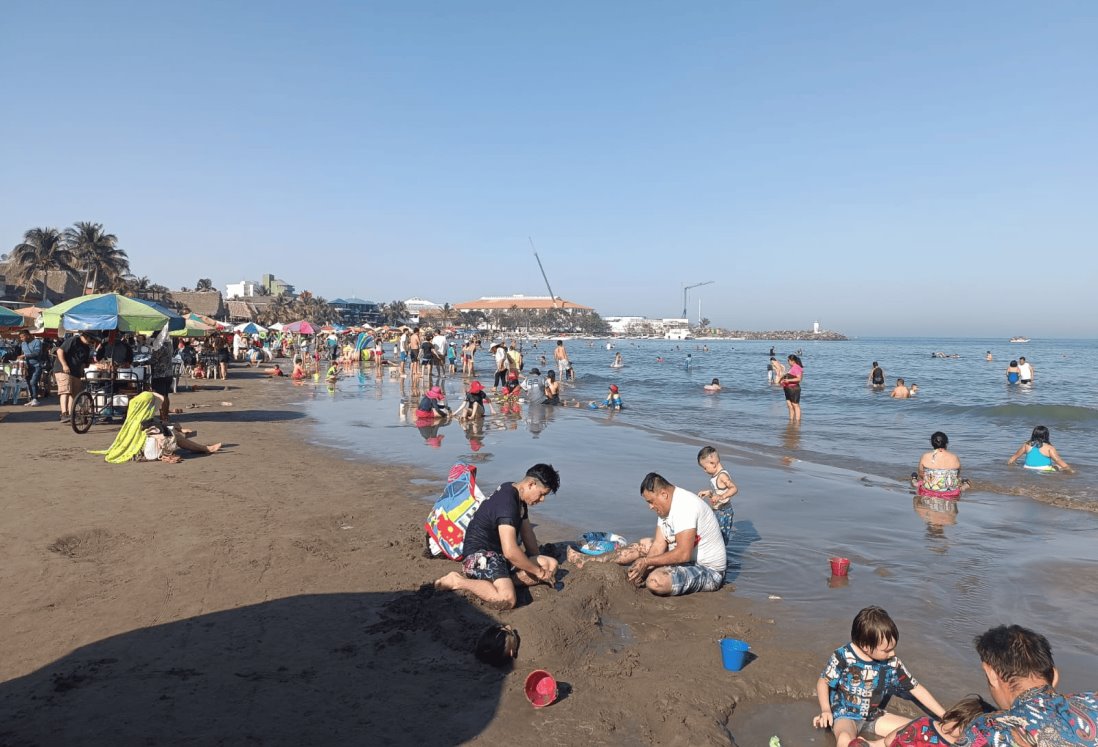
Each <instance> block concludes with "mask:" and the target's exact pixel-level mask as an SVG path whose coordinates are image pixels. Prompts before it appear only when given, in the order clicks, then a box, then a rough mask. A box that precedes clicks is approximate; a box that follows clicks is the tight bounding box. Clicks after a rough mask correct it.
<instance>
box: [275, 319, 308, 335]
mask: <svg viewBox="0 0 1098 747" xmlns="http://www.w3.org/2000/svg"><path fill="white" fill-rule="evenodd" d="M282 331H284V332H296V333H297V334H299V335H315V334H316V328H315V327H313V325H311V324H309V323H308V322H307V321H305V320H304V319H302V320H301V321H300V322H294V323H292V324H287V325H286V326H285V327H283V328H282Z"/></svg>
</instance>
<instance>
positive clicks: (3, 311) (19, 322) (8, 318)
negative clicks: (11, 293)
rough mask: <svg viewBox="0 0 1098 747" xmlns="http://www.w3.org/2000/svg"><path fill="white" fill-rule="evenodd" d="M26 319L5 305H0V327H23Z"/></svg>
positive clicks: (25, 324)
mask: <svg viewBox="0 0 1098 747" xmlns="http://www.w3.org/2000/svg"><path fill="white" fill-rule="evenodd" d="M25 326H27V320H26V319H24V318H23V316H22V314H16V313H15V312H14V311H12V310H11V309H9V308H8V307H6V306H0V327H25Z"/></svg>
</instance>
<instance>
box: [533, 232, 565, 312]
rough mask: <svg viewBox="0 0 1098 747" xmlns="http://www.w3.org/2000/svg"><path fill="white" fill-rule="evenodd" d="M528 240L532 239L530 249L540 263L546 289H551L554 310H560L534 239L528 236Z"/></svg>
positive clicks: (551, 301) (550, 296)
mask: <svg viewBox="0 0 1098 747" xmlns="http://www.w3.org/2000/svg"><path fill="white" fill-rule="evenodd" d="M526 238H528V239H530V249H532V250H533V252H534V259H536V260H537V261H538V269H539V270H541V277H542V279H543V280H544V281H545V287H546V288H548V289H549V302H550V303H551V304H553V308H554V309H557V308H560V305H558V304H559V303H560V300H559V299H558V298H557V297H556V296H554V295H553V288H552V287H551V286H550V285H549V277H548V276H547V275H546V274H545V268H544V267H542V266H541V257H539V256H538V250H537V249H534V237H533V236H527V237H526Z"/></svg>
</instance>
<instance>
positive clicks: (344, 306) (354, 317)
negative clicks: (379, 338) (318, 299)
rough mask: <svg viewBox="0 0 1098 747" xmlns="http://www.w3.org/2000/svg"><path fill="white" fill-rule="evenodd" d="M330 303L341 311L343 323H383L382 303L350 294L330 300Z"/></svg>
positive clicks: (369, 324)
mask: <svg viewBox="0 0 1098 747" xmlns="http://www.w3.org/2000/svg"><path fill="white" fill-rule="evenodd" d="M328 305H329V306H331V307H332V308H333V309H335V310H336V311H338V312H339V314H340V318H341V319H342V320H343V324H347V325H367V326H373V325H376V324H381V322H382V321H383V319H382V316H381V305H380V304H378V303H376V302H374V301H367V300H365V299H362V298H356V297H354V296H350V297H348V298H337V299H335V300H334V301H329V302H328Z"/></svg>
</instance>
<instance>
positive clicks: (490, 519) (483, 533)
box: [435, 464, 560, 610]
mask: <svg viewBox="0 0 1098 747" xmlns="http://www.w3.org/2000/svg"><path fill="white" fill-rule="evenodd" d="M559 488H560V475H559V474H558V473H557V471H556V470H555V469H553V466H552V465H551V464H535V465H534V466H533V467H531V468H530V469H528V470H526V475H525V476H524V477H523V478H522V479H521V480H519V481H517V482H505V483H503V484H501V485H500V486H499V487H498V488H496V492H494V493H492V495H491V496H489V497H488V498H487V499H486V500H485V501H484V502H483V503H481V504H480V505H479V506H478V507H477V510H476V513H474V514H473V518H472V520H471V521H470V522H469V527H468V528H467V529H466V530H465V542H464V544H463V546H462V549H463V551H464V553H465V559H464V560H463V561H462V567H461V571H452V572H450V573H447V574H446V575H445V576H443V577H442V578H440V579H438V580H436V581H435V588H436V589H439V590H445V591H468V592H470V593H471V594H474V595H475V596H477V597H479V598H480V599H483V600H484V601H485V602H487V603H488V604H491V605H493V606H495V607H498V608H499V609H506V610H509V609H512V608H514V606H515V604H516V603H517V601H518V598H517V595H516V593H515V584H516V583H519V584H522V585H523V586H534V585H536V584H550V585H552V584H553V583H554V581H555V579H556V574H557V561H556V560H554V559H553V558H551V557H549V556H546V555H539V554H538V539H537V537H536V536H535V535H534V528H533V526H531V524H530V517H529V510H530V507H531V506H536V505H538V504H539V503H541V502H542V501H544V500H545V499H546V497H548V495H549V494H550V493H555V492H557V490H558V489H559ZM520 542H521V544H522V546H521V547H520V546H519V543H520Z"/></svg>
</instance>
